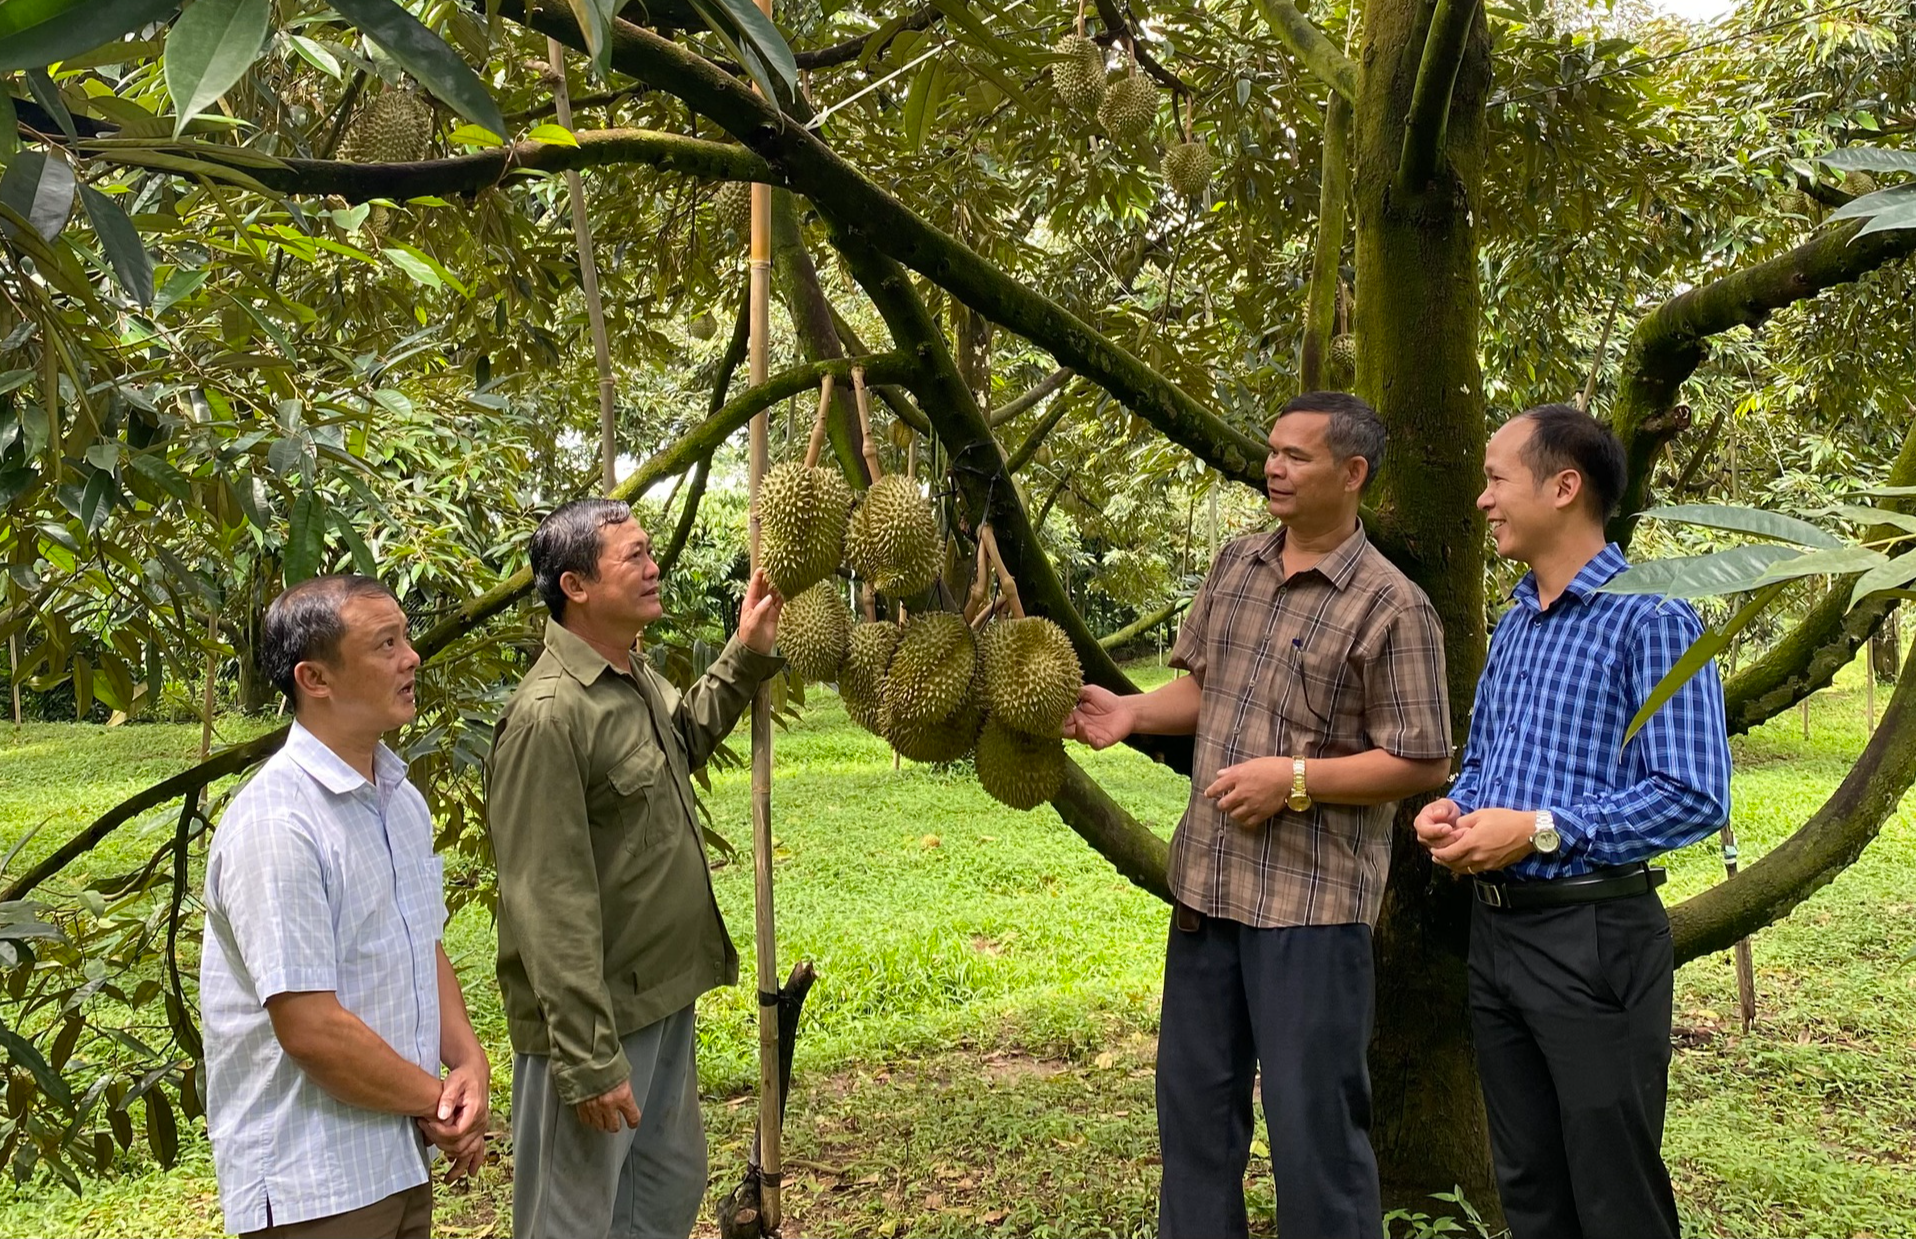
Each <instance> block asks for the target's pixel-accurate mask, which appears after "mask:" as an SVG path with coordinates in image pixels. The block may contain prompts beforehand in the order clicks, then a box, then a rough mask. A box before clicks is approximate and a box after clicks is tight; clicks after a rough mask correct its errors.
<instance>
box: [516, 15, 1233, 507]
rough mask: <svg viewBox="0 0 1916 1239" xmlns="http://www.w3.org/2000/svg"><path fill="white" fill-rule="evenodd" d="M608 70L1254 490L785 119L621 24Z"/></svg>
mask: <svg viewBox="0 0 1916 1239" xmlns="http://www.w3.org/2000/svg"><path fill="white" fill-rule="evenodd" d="M501 11H502V12H503V13H505V14H506V15H507V16H508V17H513V18H515V19H520V18H523V19H524V20H526V21H527V23H528V24H530V25H531V26H532V27H533V28H534V29H536V30H539V31H541V32H542V33H545V34H548V35H551V36H553V37H555V38H558V39H560V40H561V41H563V42H568V43H570V44H572V45H573V46H575V47H576V46H579V45H580V44H581V43H582V42H583V40H582V38H581V36H580V34H579V29H578V24H577V22H576V21H575V20H574V19H573V17H572V13H571V10H570V9H569V8H568V7H567V6H566V5H565V4H564V3H562V0H535V3H534V5H532V6H531V7H530V9H529V10H528V6H526V5H525V4H524V2H523V0H503V2H502V5H501ZM611 60H612V64H613V66H614V67H615V68H617V69H618V70H619V71H620V72H622V73H627V74H630V75H631V76H633V77H638V78H641V79H643V80H646V81H649V82H652V83H653V84H655V85H657V86H658V87H659V88H660V89H663V90H666V91H669V92H670V93H672V94H674V95H677V96H678V97H679V98H681V99H683V100H684V101H685V102H686V103H687V104H689V105H690V106H691V107H692V108H693V110H695V111H697V112H699V113H700V114H701V115H704V116H707V117H709V118H711V119H712V120H714V121H716V122H718V124H719V125H720V126H722V127H723V128H724V129H726V130H727V131H728V132H729V133H731V134H732V135H733V136H734V137H736V138H738V139H739V140H740V141H741V142H743V143H744V144H745V145H746V146H747V147H749V148H750V149H752V150H753V151H755V152H756V153H758V154H759V155H761V156H763V157H764V158H765V159H767V160H768V161H770V162H771V163H772V164H773V165H774V166H775V168H776V169H777V170H778V172H780V173H782V174H783V175H782V177H780V178H778V179H779V180H780V181H781V182H782V183H783V184H784V185H785V186H786V187H787V188H790V189H792V190H794V191H795V192H798V193H801V194H804V195H805V197H806V198H808V199H809V200H810V201H811V203H812V205H813V206H814V207H816V208H817V209H818V211H819V213H820V215H821V216H823V217H824V218H825V219H826V220H827V221H828V222H830V223H831V224H832V225H833V226H834V227H835V228H837V229H839V230H840V231H841V232H843V233H844V234H845V235H847V236H848V237H851V238H862V239H864V240H865V241H867V242H869V243H870V244H871V245H873V246H875V247H877V248H878V250H879V251H880V252H882V253H884V254H885V255H887V256H888V257H890V258H893V259H895V260H897V261H899V262H902V263H904V264H905V265H906V266H908V267H910V268H912V269H913V270H914V271H917V272H919V273H920V274H922V275H924V276H925V277H926V278H927V279H929V280H931V281H932V282H933V283H935V284H937V285H939V286H940V287H942V288H944V289H945V290H946V291H947V292H949V293H951V294H952V295H953V296H955V297H957V298H958V299H959V300H960V301H962V302H964V303H965V304H966V305H968V306H969V307H971V309H973V310H975V311H977V312H978V313H980V314H982V315H984V317H986V318H987V319H989V320H991V321H992V322H994V323H998V324H1000V325H1002V326H1004V327H1006V328H1009V329H1010V330H1012V331H1015V332H1017V333H1018V334H1020V335H1022V336H1024V337H1025V338H1026V339H1028V340H1032V341H1033V342H1035V343H1037V344H1038V345H1040V346H1041V347H1043V348H1045V349H1047V350H1048V351H1050V353H1051V354H1052V355H1053V356H1054V357H1056V358H1057V359H1058V360H1059V362H1060V363H1062V364H1064V365H1067V366H1069V367H1071V368H1072V369H1073V370H1076V371H1077V372H1078V373H1080V374H1082V375H1084V376H1085V377H1086V378H1089V379H1091V380H1092V381H1093V382H1095V383H1097V384H1098V385H1099V386H1101V387H1103V388H1105V389H1106V390H1107V391H1109V392H1110V393H1111V394H1112V395H1113V396H1115V397H1117V399H1118V400H1119V401H1120V402H1121V403H1123V404H1124V405H1125V406H1127V407H1128V408H1130V409H1131V410H1132V411H1133V412H1135V413H1137V414H1138V415H1139V416H1140V417H1143V418H1144V419H1145V420H1146V421H1148V422H1150V423H1151V424H1152V425H1154V426H1156V427H1157V428H1158V429H1159V430H1160V431H1162V432H1163V433H1164V434H1165V435H1166V437H1168V438H1170V439H1171V440H1172V441H1173V442H1174V443H1177V444H1179V445H1180V446H1182V447H1185V448H1187V449H1188V450H1190V451H1191V452H1193V453H1195V454H1196V455H1197V456H1199V457H1200V458H1201V459H1203V460H1205V461H1206V462H1207V463H1209V464H1210V465H1212V466H1213V467H1214V468H1216V469H1218V470H1219V471H1220V472H1222V473H1224V474H1225V475H1226V476H1227V477H1230V478H1233V479H1235V480H1238V481H1243V482H1247V483H1250V484H1252V485H1261V484H1262V481H1261V472H1260V470H1261V466H1262V464H1263V460H1264V445H1263V443H1262V441H1261V440H1259V439H1257V438H1254V437H1253V436H1251V435H1247V434H1245V433H1244V432H1243V431H1241V430H1239V429H1237V428H1236V427H1234V426H1232V425H1230V424H1229V423H1227V422H1225V421H1224V420H1223V419H1222V418H1220V417H1218V416H1217V414H1215V413H1214V412H1212V411H1211V410H1210V409H1208V408H1206V407H1205V406H1204V405H1203V404H1201V403H1199V402H1198V401H1197V400H1195V399H1193V398H1192V397H1191V396H1190V395H1188V394H1187V393H1185V392H1184V391H1183V390H1181V389H1180V388H1179V387H1178V386H1177V385H1176V384H1175V383H1172V382H1171V381H1170V380H1168V379H1166V378H1165V377H1164V376H1162V375H1160V374H1158V373H1157V372H1156V371H1154V370H1152V369H1151V367H1149V366H1147V365H1146V364H1145V363H1144V362H1143V361H1141V360H1139V358H1137V357H1136V356H1135V355H1133V354H1132V353H1130V352H1129V351H1127V350H1125V349H1123V348H1121V347H1119V346H1118V345H1117V344H1115V343H1114V342H1112V341H1111V340H1109V339H1108V338H1106V337H1105V336H1104V335H1103V334H1101V333H1100V332H1098V331H1097V330H1095V329H1094V328H1093V327H1091V325H1090V324H1088V323H1086V322H1084V321H1083V320H1082V319H1080V318H1078V317H1077V316H1076V315H1074V314H1072V313H1071V312H1070V311H1069V310H1066V309H1065V308H1064V307H1063V306H1061V305H1059V304H1058V303H1057V302H1055V301H1052V300H1051V299H1050V298H1048V297H1045V296H1042V295H1041V294H1038V293H1035V292H1032V291H1031V290H1030V289H1027V288H1025V287H1024V286H1023V285H1022V284H1020V283H1019V282H1018V281H1017V280H1015V279H1013V278H1012V277H1011V276H1010V275H1009V274H1007V273H1006V272H1005V271H1003V270H1002V269H1000V268H999V267H998V266H997V265H996V264H994V263H991V262H989V261H987V260H986V259H984V258H983V257H981V256H980V255H978V254H977V253H975V252H974V251H972V250H971V249H969V248H968V247H966V246H965V245H963V244H961V243H960V242H958V241H957V240H955V239H953V238H952V237H951V236H949V235H948V234H946V233H944V232H941V231H939V230H938V229H936V228H934V227H932V226H931V225H930V224H928V223H926V222H925V221H924V220H923V219H921V218H919V217H918V216H917V215H915V214H913V213H912V212H911V211H910V210H909V209H907V208H906V207H905V206H903V205H902V204H900V203H899V202H898V201H897V200H896V199H894V198H892V197H891V196H890V195H888V194H886V193H885V192H884V191H883V190H881V189H880V188H879V187H878V186H877V185H875V184H873V183H872V182H871V181H870V180H868V179H867V178H866V177H865V176H864V175H863V174H861V173H860V172H859V171H858V170H857V169H856V168H853V167H852V166H851V165H850V164H848V163H846V162H845V161H844V160H843V159H841V158H840V157H839V156H838V155H837V154H836V153H835V152H833V151H832V150H831V148H829V147H827V146H826V145H825V144H824V143H823V142H821V141H820V140H819V139H818V137H817V136H816V135H814V134H813V133H811V132H810V131H809V130H807V129H806V128H805V127H804V126H803V125H802V124H800V123H798V122H797V121H796V120H795V119H793V118H791V117H788V116H785V115H783V114H781V113H779V112H777V111H776V110H774V109H773V108H771V107H770V106H768V105H767V104H766V103H765V102H764V101H763V100H762V99H760V98H759V97H758V96H757V95H755V94H754V93H753V92H752V91H751V90H750V89H749V88H748V87H746V86H745V85H743V84H742V83H740V82H737V81H735V80H733V79H732V78H730V77H728V76H727V75H726V74H725V73H723V72H721V71H720V70H719V69H718V68H717V67H716V66H714V65H713V64H711V63H710V62H709V61H706V60H703V59H701V58H700V57H698V56H697V55H694V54H693V53H692V52H690V51H687V50H686V49H684V48H682V47H679V46H678V45H676V44H674V43H671V42H669V41H667V40H665V39H662V38H660V37H659V36H657V35H655V34H653V33H652V32H651V31H649V30H644V29H641V28H639V27H636V26H633V25H632V24H631V23H629V22H616V23H614V28H613V35H612V51H611Z"/></svg>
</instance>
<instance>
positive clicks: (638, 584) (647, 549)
mask: <svg viewBox="0 0 1916 1239" xmlns="http://www.w3.org/2000/svg"><path fill="white" fill-rule="evenodd" d="M574 579H575V580H577V578H574ZM578 586H579V588H580V589H582V590H584V591H585V595H586V598H585V601H586V605H587V606H589V607H590V608H591V609H592V612H593V614H594V615H595V616H597V617H599V618H602V619H604V620H605V621H607V622H608V623H614V624H619V625H624V624H632V625H635V626H637V627H640V628H643V627H645V626H646V625H647V624H650V623H653V622H655V621H657V620H660V619H663V618H665V607H664V605H663V604H661V603H660V601H659V566H658V564H656V563H654V562H653V560H652V536H651V535H650V534H648V533H646V532H645V530H644V529H642V528H640V526H639V522H637V521H620V522H619V523H618V524H616V525H605V526H602V527H601V528H600V529H599V574H598V578H597V579H596V580H592V581H579V582H578Z"/></svg>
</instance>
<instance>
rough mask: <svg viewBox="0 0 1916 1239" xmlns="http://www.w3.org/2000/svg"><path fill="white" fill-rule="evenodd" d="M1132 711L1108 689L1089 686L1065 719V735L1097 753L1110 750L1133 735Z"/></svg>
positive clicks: (1093, 685) (1080, 693)
mask: <svg viewBox="0 0 1916 1239" xmlns="http://www.w3.org/2000/svg"><path fill="white" fill-rule="evenodd" d="M1131 724H1132V717H1131V707H1130V705H1129V704H1128V703H1127V702H1126V701H1125V699H1124V698H1122V697H1120V696H1118V694H1116V693H1114V692H1112V691H1111V690H1110V689H1108V688H1099V687H1098V686H1097V685H1096V684H1087V685H1085V686H1084V687H1083V688H1082V689H1080V690H1079V691H1078V704H1077V707H1076V708H1075V709H1073V710H1072V711H1071V713H1070V714H1068V715H1066V716H1065V720H1064V735H1065V738H1066V739H1068V740H1077V741H1081V742H1082V743H1085V744H1088V745H1090V746H1091V747H1092V748H1094V749H1108V748H1110V747H1111V746H1112V745H1114V744H1117V743H1118V742H1119V741H1121V740H1123V739H1124V738H1125V737H1126V736H1129V735H1130V734H1131Z"/></svg>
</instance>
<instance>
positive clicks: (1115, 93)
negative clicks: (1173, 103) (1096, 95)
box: [1098, 68, 1158, 142]
mask: <svg viewBox="0 0 1916 1239" xmlns="http://www.w3.org/2000/svg"><path fill="white" fill-rule="evenodd" d="M1157 119H1158V88H1157V87H1155V86H1153V85H1152V84H1151V81H1150V79H1149V78H1147V77H1145V76H1144V74H1142V73H1139V72H1138V71H1137V70H1136V69H1135V68H1133V69H1132V71H1131V72H1129V73H1126V74H1123V75H1121V76H1120V77H1119V78H1118V80H1117V81H1115V82H1113V83H1111V85H1110V86H1108V87H1106V88H1105V92H1104V100H1103V102H1101V103H1099V104H1098V123H1099V124H1100V125H1103V126H1104V131H1105V132H1106V133H1108V134H1110V135H1111V136H1112V137H1113V138H1115V139H1116V140H1117V141H1119V142H1130V141H1133V140H1134V139H1137V138H1141V137H1143V136H1144V135H1145V134H1147V133H1149V132H1150V131H1151V126H1152V125H1153V124H1155V123H1156V122H1157Z"/></svg>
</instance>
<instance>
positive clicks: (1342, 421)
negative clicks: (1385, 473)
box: [1277, 391, 1384, 487]
mask: <svg viewBox="0 0 1916 1239" xmlns="http://www.w3.org/2000/svg"><path fill="white" fill-rule="evenodd" d="M1287 413H1322V414H1324V415H1325V416H1326V417H1328V418H1330V419H1331V424H1330V426H1329V428H1328V429H1326V430H1325V431H1324V442H1325V443H1327V444H1328V445H1329V446H1330V449H1331V455H1332V456H1333V457H1335V458H1336V459H1337V460H1338V461H1339V462H1342V461H1346V460H1349V459H1350V458H1351V457H1353V456H1362V457H1363V458H1364V463H1365V464H1366V465H1368V466H1370V468H1369V469H1368V470H1367V471H1366V472H1365V474H1364V485H1365V486H1366V487H1368V486H1369V485H1370V484H1371V482H1372V481H1374V480H1375V479H1376V477H1377V471H1378V470H1379V469H1381V468H1383V466H1384V419H1383V418H1381V417H1379V416H1377V410H1376V409H1373V408H1372V407H1371V406H1370V403H1369V402H1368V401H1366V400H1363V399H1360V398H1359V397H1357V396H1353V395H1351V394H1350V393H1349V392H1341V391H1307V392H1305V393H1304V394H1303V395H1301V396H1293V397H1291V399H1290V400H1288V401H1286V402H1285V404H1284V407H1283V408H1281V409H1279V410H1278V411H1277V416H1278V417H1279V418H1280V419H1281V418H1283V417H1284V415H1285V414H1287Z"/></svg>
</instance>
